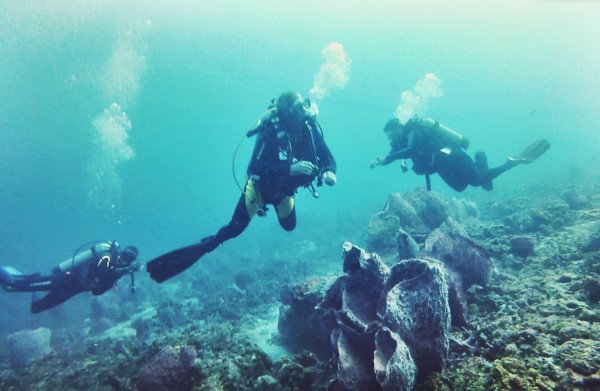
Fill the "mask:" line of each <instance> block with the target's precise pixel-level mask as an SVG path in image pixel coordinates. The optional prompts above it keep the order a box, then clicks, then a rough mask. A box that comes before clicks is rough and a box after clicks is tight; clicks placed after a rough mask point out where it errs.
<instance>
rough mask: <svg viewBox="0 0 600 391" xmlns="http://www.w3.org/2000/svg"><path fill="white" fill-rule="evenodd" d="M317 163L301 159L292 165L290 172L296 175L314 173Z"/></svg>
mask: <svg viewBox="0 0 600 391" xmlns="http://www.w3.org/2000/svg"><path fill="white" fill-rule="evenodd" d="M315 168H316V167H315V165H314V164H312V163H311V162H309V161H306V160H300V161H298V162H296V163H293V164H292V165H291V166H290V174H291V175H293V176H296V175H312V173H313V172H314V171H315Z"/></svg>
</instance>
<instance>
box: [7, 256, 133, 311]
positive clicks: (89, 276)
mask: <svg viewBox="0 0 600 391" xmlns="http://www.w3.org/2000/svg"><path fill="white" fill-rule="evenodd" d="M92 254H93V257H90V258H89V259H88V260H86V261H85V262H82V263H80V264H77V265H75V267H74V268H73V269H72V270H68V271H66V272H65V271H62V270H61V269H60V268H59V267H56V268H54V270H53V271H52V274H51V275H47V276H42V275H40V274H39V273H38V274H32V275H26V276H19V278H18V280H17V282H16V283H15V286H14V287H13V288H14V289H13V290H14V291H20V292H38V291H48V293H47V294H46V295H45V296H44V297H42V298H39V299H37V298H35V297H34V299H33V300H32V302H31V312H33V313H38V312H42V311H45V310H47V309H49V308H52V307H55V306H57V305H59V304H61V303H64V302H65V301H67V300H68V299H70V298H71V297H73V296H75V295H77V294H79V293H82V292H87V291H89V292H91V293H92V295H94V296H98V295H101V294H103V293H105V292H106V291H108V290H109V289H111V288H112V287H114V286H115V284H116V282H117V280H119V278H121V277H122V276H123V275H124V274H129V273H131V272H132V271H133V269H132V268H130V267H119V265H118V261H119V257H120V252H119V250H118V249H116V248H115V247H111V246H110V244H108V246H102V245H97V246H94V247H93V248H92Z"/></svg>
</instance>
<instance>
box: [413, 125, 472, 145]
mask: <svg viewBox="0 0 600 391" xmlns="http://www.w3.org/2000/svg"><path fill="white" fill-rule="evenodd" d="M421 124H422V125H424V126H426V127H428V128H430V129H432V130H433V131H434V132H435V133H436V134H437V135H439V136H440V137H442V138H444V139H446V140H448V141H450V142H452V143H454V144H456V145H458V146H460V147H461V148H462V149H467V148H469V139H467V138H466V137H465V136H463V135H462V134H460V133H458V132H456V131H454V130H452V129H450V128H449V127H447V126H446V125H442V124H440V123H439V122H438V121H434V120H433V119H431V118H423V119H422V120H421Z"/></svg>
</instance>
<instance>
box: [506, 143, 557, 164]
mask: <svg viewBox="0 0 600 391" xmlns="http://www.w3.org/2000/svg"><path fill="white" fill-rule="evenodd" d="M548 149H550V143H549V142H548V140H545V139H540V140H536V141H534V142H533V143H531V144H530V145H529V146H527V148H525V149H524V150H522V151H521V153H519V154H518V155H513V156H509V158H508V160H509V161H511V162H513V163H514V164H515V165H516V164H522V163H525V164H527V163H531V162H534V161H536V160H537V159H538V158H539V157H540V156H542V155H543V154H544V153H546V151H547V150H548Z"/></svg>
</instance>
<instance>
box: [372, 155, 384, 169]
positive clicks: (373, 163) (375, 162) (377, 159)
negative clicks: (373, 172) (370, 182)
mask: <svg viewBox="0 0 600 391" xmlns="http://www.w3.org/2000/svg"><path fill="white" fill-rule="evenodd" d="M381 162H383V159H382V158H380V157H378V158H375V160H373V161H372V162H371V166H370V167H371V168H375V167H377V166H379V165H380V164H381Z"/></svg>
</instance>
